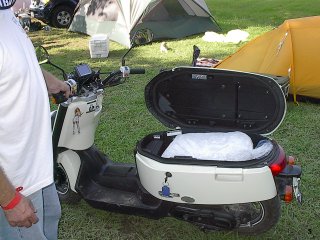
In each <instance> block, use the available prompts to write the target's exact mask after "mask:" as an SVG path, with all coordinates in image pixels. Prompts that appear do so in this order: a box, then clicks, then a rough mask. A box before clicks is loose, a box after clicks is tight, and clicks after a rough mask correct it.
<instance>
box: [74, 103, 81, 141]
mask: <svg viewBox="0 0 320 240" xmlns="http://www.w3.org/2000/svg"><path fill="white" fill-rule="evenodd" d="M82 114H83V113H82V112H81V111H80V108H76V109H75V110H74V117H73V120H72V123H73V135H74V134H76V128H77V132H78V134H80V117H81V115H82Z"/></svg>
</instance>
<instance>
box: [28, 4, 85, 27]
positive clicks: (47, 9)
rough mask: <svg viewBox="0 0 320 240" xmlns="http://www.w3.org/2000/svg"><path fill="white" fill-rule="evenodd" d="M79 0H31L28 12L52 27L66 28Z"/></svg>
mask: <svg viewBox="0 0 320 240" xmlns="http://www.w3.org/2000/svg"><path fill="white" fill-rule="evenodd" d="M78 2H79V0H32V2H31V5H30V13H31V16H32V17H35V18H37V19H39V20H41V21H43V22H44V23H47V24H48V25H50V26H52V27H57V28H67V27H68V26H69V25H70V23H71V20H72V16H73V12H74V10H75V8H76V6H77V4H78Z"/></svg>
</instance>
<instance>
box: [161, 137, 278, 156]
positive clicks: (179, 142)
mask: <svg viewBox="0 0 320 240" xmlns="http://www.w3.org/2000/svg"><path fill="white" fill-rule="evenodd" d="M266 142H269V143H270V141H266ZM270 146H271V148H270ZM271 149H272V144H271V143H270V145H269V144H268V145H267V146H266V145H265V144H262V146H260V148H259V149H258V148H257V150H256V151H254V149H253V143H252V140H251V138H250V137H249V136H248V135H247V134H245V133H242V132H227V133H222V132H216V133H187V134H181V135H178V136H176V137H175V139H174V140H173V141H172V142H171V143H170V145H169V146H168V148H167V149H166V150H165V151H164V152H163V154H162V157H164V158H173V157H176V156H189V157H193V158H196V159H203V160H221V161H245V160H250V159H253V158H258V157H259V156H262V155H266V154H267V153H266V151H269V152H270V151H271Z"/></svg>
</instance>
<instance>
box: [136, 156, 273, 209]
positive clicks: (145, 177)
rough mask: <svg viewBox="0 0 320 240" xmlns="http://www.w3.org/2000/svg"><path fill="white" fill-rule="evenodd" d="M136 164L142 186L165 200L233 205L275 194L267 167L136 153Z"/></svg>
mask: <svg viewBox="0 0 320 240" xmlns="http://www.w3.org/2000/svg"><path fill="white" fill-rule="evenodd" d="M136 164H137V169H138V174H139V177H140V181H141V184H142V186H143V187H144V188H145V189H146V190H147V191H148V192H149V193H150V194H152V195H153V196H154V197H157V198H159V199H162V200H166V201H172V202H177V203H190V204H234V203H245V202H256V201H264V200H267V199H271V198H273V197H274V196H276V194H277V190H276V185H275V182H274V178H273V176H272V173H271V171H270V169H269V167H267V166H264V167H258V168H249V169H245V168H221V167H215V166H200V165H198V166H190V165H178V164H164V163H160V162H157V161H155V160H152V159H150V158H148V157H145V156H143V155H141V154H139V153H137V154H136ZM168 174H169V176H170V177H167V176H168Z"/></svg>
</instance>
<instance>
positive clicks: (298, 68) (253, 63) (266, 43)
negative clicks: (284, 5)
mask: <svg viewBox="0 0 320 240" xmlns="http://www.w3.org/2000/svg"><path fill="white" fill-rule="evenodd" d="M216 68H223V69H233V70H239V71H246V72H257V73H268V74H273V75H281V76H289V77H290V90H289V92H290V93H291V94H293V95H294V99H296V95H302V96H307V97H312V98H320V16H315V17H306V18H298V19H291V20H286V21H285V22H284V23H283V24H282V25H280V26H279V27H278V28H276V29H273V30H271V31H269V32H267V33H265V34H263V35H261V36H260V37H257V38H256V39H254V40H252V41H250V42H249V43H247V44H246V45H244V46H243V47H242V48H240V49H239V50H238V51H237V52H236V53H234V54H233V55H231V56H229V57H227V58H226V59H224V60H223V61H221V62H220V63H219V64H218V65H217V66H216Z"/></svg>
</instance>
